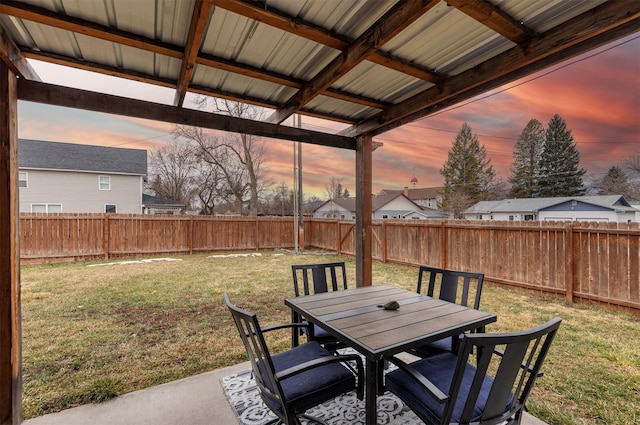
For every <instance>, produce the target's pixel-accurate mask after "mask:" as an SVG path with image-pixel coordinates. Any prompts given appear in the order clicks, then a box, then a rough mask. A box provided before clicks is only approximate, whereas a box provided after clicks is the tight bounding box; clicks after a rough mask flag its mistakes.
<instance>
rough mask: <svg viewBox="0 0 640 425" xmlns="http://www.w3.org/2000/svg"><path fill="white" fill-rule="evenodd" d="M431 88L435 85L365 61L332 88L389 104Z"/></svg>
mask: <svg viewBox="0 0 640 425" xmlns="http://www.w3.org/2000/svg"><path fill="white" fill-rule="evenodd" d="M431 86H433V84H431V83H429V82H426V81H422V80H419V79H417V78H414V77H411V76H408V75H406V74H403V73H401V72H397V71H394V70H392V69H389V68H386V67H384V66H380V65H377V64H374V63H372V62H368V61H364V62H362V63H360V64H359V65H357V66H355V67H354V68H353V69H352V70H351V71H350V72H349V73H348V74H346V75H345V76H344V77H342V78H341V79H340V80H338V81H336V82H335V83H334V84H333V86H332V87H333V88H336V89H340V90H344V91H347V92H349V93H356V94H359V95H362V96H367V97H369V98H372V99H381V100H383V101H385V102H388V103H397V102H400V101H402V100H404V99H406V98H407V97H409V96H412V95H414V94H417V93H419V92H420V91H423V90H426V89H427V88H429V87H431Z"/></svg>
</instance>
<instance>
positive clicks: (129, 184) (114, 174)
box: [18, 139, 147, 214]
mask: <svg viewBox="0 0 640 425" xmlns="http://www.w3.org/2000/svg"><path fill="white" fill-rule="evenodd" d="M18 173H19V178H18V180H19V186H20V211H21V212H83V213H128V214H140V213H142V190H143V184H144V179H145V176H146V174H147V151H146V150H143V149H123V148H109V147H103V146H90V145H80V144H74V143H59V142H44V141H39V140H27V139H20V140H18Z"/></svg>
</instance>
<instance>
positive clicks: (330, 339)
mask: <svg viewBox="0 0 640 425" xmlns="http://www.w3.org/2000/svg"><path fill="white" fill-rule="evenodd" d="M311 326H313V340H314V341H318V342H319V343H320V344H322V345H324V344H327V343H335V342H337V341H338V340H337V339H336V337H335V336H333V335H331V334H330V333H329V332H327V331H325V330H324V329H322V328H321V327H320V326H318V325H316V324H313V323H312V324H311ZM303 333H304V334H306V333H307V332H306V329H304V330H303Z"/></svg>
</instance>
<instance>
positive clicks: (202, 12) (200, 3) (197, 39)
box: [173, 0, 212, 107]
mask: <svg viewBox="0 0 640 425" xmlns="http://www.w3.org/2000/svg"><path fill="white" fill-rule="evenodd" d="M211 9H212V5H211V2H210V1H209V0H196V4H195V5H194V6H193V15H192V16H191V25H190V26H189V34H188V35H187V44H186V46H185V48H184V57H183V58H182V65H181V66H180V75H179V76H178V81H177V82H176V95H175V98H174V99H173V106H179V107H181V106H182V102H184V97H185V95H186V94H187V89H188V88H189V83H190V82H191V76H192V75H193V68H194V66H195V64H196V58H197V57H198V52H199V51H200V45H202V38H203V37H204V34H205V30H206V26H207V23H208V22H209V15H211Z"/></svg>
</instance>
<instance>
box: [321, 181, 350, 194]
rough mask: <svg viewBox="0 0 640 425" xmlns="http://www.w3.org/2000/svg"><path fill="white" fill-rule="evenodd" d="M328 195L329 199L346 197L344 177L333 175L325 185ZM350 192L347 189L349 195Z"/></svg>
mask: <svg viewBox="0 0 640 425" xmlns="http://www.w3.org/2000/svg"><path fill="white" fill-rule="evenodd" d="M325 189H326V191H327V196H328V197H329V199H336V198H342V197H344V191H343V188H342V179H341V178H340V179H339V178H337V177H331V180H330V181H329V183H327V184H326V185H325ZM348 194H349V192H348V191H347V196H348Z"/></svg>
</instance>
